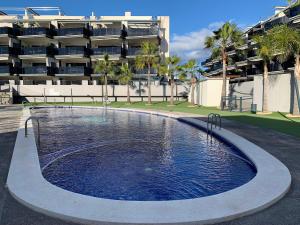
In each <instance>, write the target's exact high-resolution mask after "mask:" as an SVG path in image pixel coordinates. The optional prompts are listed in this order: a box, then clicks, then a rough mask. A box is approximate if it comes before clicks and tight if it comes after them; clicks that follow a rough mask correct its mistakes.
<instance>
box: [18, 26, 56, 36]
mask: <svg viewBox="0 0 300 225" xmlns="http://www.w3.org/2000/svg"><path fill="white" fill-rule="evenodd" d="M52 36H53V31H52V30H51V29H49V28H44V27H35V28H23V29H22V30H21V35H20V36H18V38H21V39H24V38H36V37H45V38H46V37H47V38H52Z"/></svg>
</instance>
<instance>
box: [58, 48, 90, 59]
mask: <svg viewBox="0 0 300 225" xmlns="http://www.w3.org/2000/svg"><path fill="white" fill-rule="evenodd" d="M88 55H89V52H88V50H87V48H86V47H83V46H78V47H67V48H59V49H58V51H57V55H56V56H55V58H56V59H65V58H85V57H87V56H88Z"/></svg>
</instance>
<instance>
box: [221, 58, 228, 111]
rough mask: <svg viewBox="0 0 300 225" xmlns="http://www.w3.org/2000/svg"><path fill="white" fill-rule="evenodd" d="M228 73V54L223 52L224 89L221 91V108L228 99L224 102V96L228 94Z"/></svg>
mask: <svg viewBox="0 0 300 225" xmlns="http://www.w3.org/2000/svg"><path fill="white" fill-rule="evenodd" d="M226 74H227V64H226V56H225V53H223V76H222V78H223V82H222V91H221V105H220V107H221V109H222V108H223V107H225V106H226V100H225V101H224V102H223V101H222V97H225V96H226V86H227V85H226Z"/></svg>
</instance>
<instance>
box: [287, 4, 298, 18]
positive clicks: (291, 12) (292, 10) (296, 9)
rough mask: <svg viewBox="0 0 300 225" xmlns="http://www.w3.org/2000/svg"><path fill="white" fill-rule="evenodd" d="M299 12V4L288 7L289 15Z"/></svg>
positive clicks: (293, 15) (296, 14) (292, 15)
mask: <svg viewBox="0 0 300 225" xmlns="http://www.w3.org/2000/svg"><path fill="white" fill-rule="evenodd" d="M299 14H300V5H297V6H294V7H292V8H291V9H290V12H289V17H295V16H298V15H299Z"/></svg>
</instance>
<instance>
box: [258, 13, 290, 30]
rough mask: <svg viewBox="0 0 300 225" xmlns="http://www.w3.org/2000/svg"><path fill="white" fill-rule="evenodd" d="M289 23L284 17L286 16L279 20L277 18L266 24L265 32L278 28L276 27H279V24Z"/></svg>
mask: <svg viewBox="0 0 300 225" xmlns="http://www.w3.org/2000/svg"><path fill="white" fill-rule="evenodd" d="M288 22H289V19H288V18H287V17H286V16H283V17H280V18H277V19H274V20H272V21H270V22H267V23H266V24H265V25H264V27H265V30H269V29H271V28H273V27H275V26H278V25H281V24H286V23H288Z"/></svg>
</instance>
